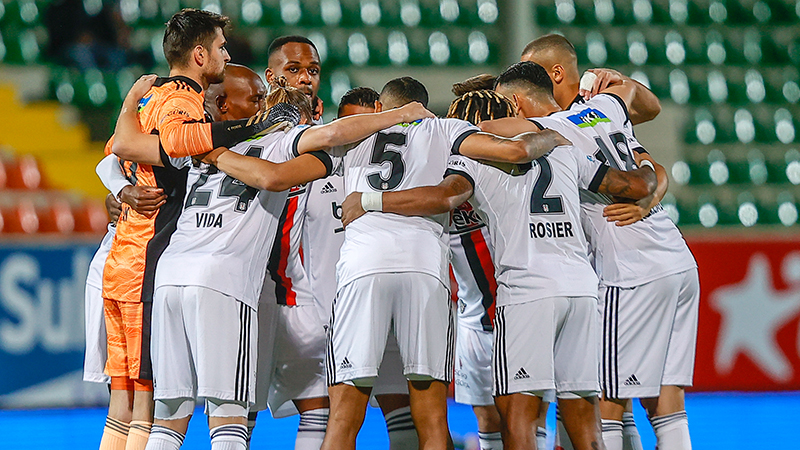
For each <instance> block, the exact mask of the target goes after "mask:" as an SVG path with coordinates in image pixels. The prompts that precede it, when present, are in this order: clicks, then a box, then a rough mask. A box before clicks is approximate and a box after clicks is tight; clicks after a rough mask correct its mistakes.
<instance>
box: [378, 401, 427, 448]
mask: <svg viewBox="0 0 800 450" xmlns="http://www.w3.org/2000/svg"><path fill="white" fill-rule="evenodd" d="M386 431H388V432H389V449H390V450H417V449H419V436H417V429H416V428H415V427H414V421H413V420H412V419H411V407H410V406H404V407H402V408H397V409H395V410H394V411H391V412H390V413H388V414H386Z"/></svg>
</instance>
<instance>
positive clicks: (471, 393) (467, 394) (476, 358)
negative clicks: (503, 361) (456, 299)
mask: <svg viewBox="0 0 800 450" xmlns="http://www.w3.org/2000/svg"><path fill="white" fill-rule="evenodd" d="M492 341H493V339H492V332H491V331H483V330H476V329H474V328H471V327H468V326H464V325H462V324H461V323H459V324H458V336H457V337H456V369H455V375H454V377H455V378H454V382H455V385H456V386H455V391H456V402H458V403H463V404H465V405H472V406H486V405H494V398H493V397H492Z"/></svg>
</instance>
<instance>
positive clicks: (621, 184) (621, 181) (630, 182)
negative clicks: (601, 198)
mask: <svg viewBox="0 0 800 450" xmlns="http://www.w3.org/2000/svg"><path fill="white" fill-rule="evenodd" d="M636 181H638V180H637V179H636V178H634V177H633V176H631V174H630V173H629V172H622V171H619V170H614V169H609V170H608V172H606V175H605V176H604V177H603V181H602V182H601V183H600V187H599V188H598V189H597V190H598V191H599V192H601V193H604V194H611V195H614V196H617V197H624V198H631V199H639V198H641V197H642V194H641V190H640V189H641V187H639V186H635V185H634V183H636Z"/></svg>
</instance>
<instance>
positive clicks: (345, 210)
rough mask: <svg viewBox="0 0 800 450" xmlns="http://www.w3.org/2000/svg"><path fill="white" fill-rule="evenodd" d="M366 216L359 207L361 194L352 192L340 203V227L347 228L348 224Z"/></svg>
mask: <svg viewBox="0 0 800 450" xmlns="http://www.w3.org/2000/svg"><path fill="white" fill-rule="evenodd" d="M364 214H366V211H364V208H362V207H361V193H360V192H353V193H352V194H350V195H348V196H347V198H346V199H344V202H343V203H342V225H343V226H344V227H345V228H347V226H348V225H350V223H352V222H353V221H354V220H356V219H358V218H359V217H361V216H363V215H364Z"/></svg>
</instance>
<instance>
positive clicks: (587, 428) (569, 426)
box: [558, 396, 606, 450]
mask: <svg viewBox="0 0 800 450" xmlns="http://www.w3.org/2000/svg"><path fill="white" fill-rule="evenodd" d="M598 404H599V400H598V398H597V397H595V396H589V397H581V398H577V399H566V398H563V399H558V408H559V410H560V411H561V421H562V423H563V424H564V428H565V429H566V431H567V434H568V435H569V439H570V441H571V442H572V448H574V449H575V450H597V449H605V448H606V447H605V445H603V437H602V433H601V429H600V408H599V405H598Z"/></svg>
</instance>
